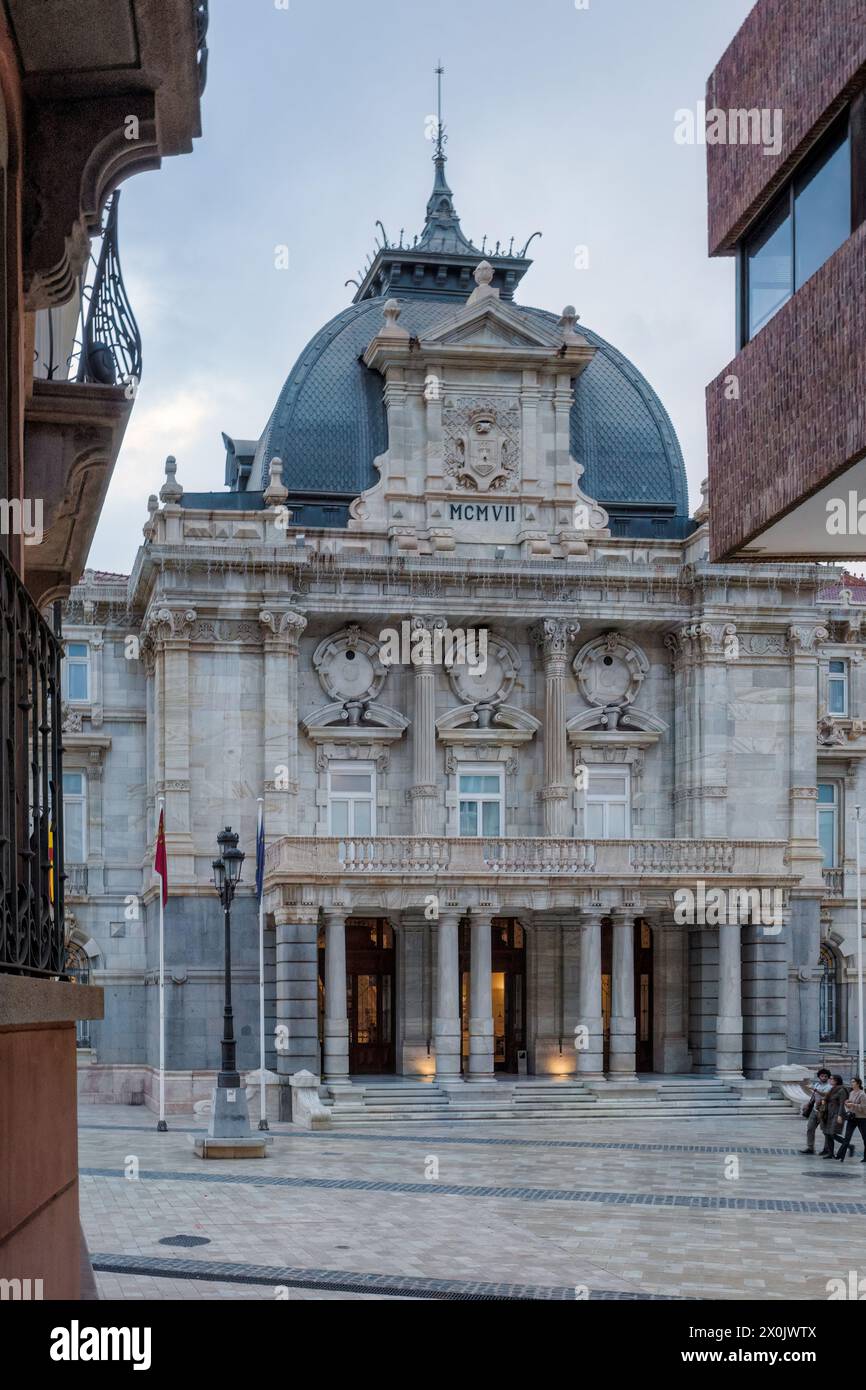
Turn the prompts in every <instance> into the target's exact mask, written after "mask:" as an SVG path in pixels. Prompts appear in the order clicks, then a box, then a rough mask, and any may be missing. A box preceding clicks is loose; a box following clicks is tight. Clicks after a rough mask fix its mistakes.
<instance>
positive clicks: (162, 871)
mask: <svg viewBox="0 0 866 1390" xmlns="http://www.w3.org/2000/svg"><path fill="white" fill-rule="evenodd" d="M164 820H165V811H160V813H159V829H158V830H157V832H156V854H155V855H154V858H153V867H154V871H155V872H156V873H158V874H159V876H160V878H161V879H162V905H163V907H165V905H166V903H167V902H168V858H167V856H166V853H165V823H164Z"/></svg>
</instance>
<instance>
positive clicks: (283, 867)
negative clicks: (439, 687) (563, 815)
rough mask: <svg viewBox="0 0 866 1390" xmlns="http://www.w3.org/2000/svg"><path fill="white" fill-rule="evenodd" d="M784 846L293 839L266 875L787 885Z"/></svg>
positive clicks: (270, 857) (278, 849)
mask: <svg viewBox="0 0 866 1390" xmlns="http://www.w3.org/2000/svg"><path fill="white" fill-rule="evenodd" d="M785 849H786V844H785V841H783V840H721V839H719V840H691V839H684V840H566V839H556V838H547V837H544V838H521V837H515V838H502V839H468V838H467V839H460V838H447V837H432V836H408V835H407V836H400V835H395V836H377V837H375V838H363V839H362V838H358V839H346V838H342V839H338V838H330V837H328V838H325V837H321V838H319V837H314V836H290V837H287V838H285V839H283V840H278V841H277V842H276V843H275V844H273V845H271V846H270V848H269V849H268V851H267V856H266V872H267V873H269V874H277V875H279V876H281V877H289V878H293V879H302V878H308V877H310V876H313V875H320V874H324V875H330V876H335V877H340V876H343V875H346V874H351V875H355V874H359V875H360V874H364V875H369V876H371V877H378V876H384V877H392V876H395V875H408V876H410V877H427V876H435V877H442V876H445V877H455V878H457V877H464V876H471V875H475V876H477V875H483V876H486V877H488V878H490V879H493V878H497V877H498V878H504V877H507V876H518V877H532V876H535V877H540V878H550V877H555V878H556V877H558V878H574V877H584V876H586V877H592V878H594V879H596V878H607V877H610V878H618V879H619V878H625V879H632V880H634V879H639V878H665V879H669V878H673V879H680V880H685V881H688V880H695V879H696V878H701V877H706V878H718V877H719V876H723V877H725V878H729V879H730V878H736V879H745V880H747V881H748V882H752V881H753V880H755V879H757V880H761V879H768V880H773V881H774V882H777V883H778V882H781V881H782V880H784V879H787V878H788V877H789V876H790V874H789V870H788V868H787V866H786V865H785V858H784V857H785Z"/></svg>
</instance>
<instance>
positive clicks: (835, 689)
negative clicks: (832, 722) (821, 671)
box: [828, 676, 847, 714]
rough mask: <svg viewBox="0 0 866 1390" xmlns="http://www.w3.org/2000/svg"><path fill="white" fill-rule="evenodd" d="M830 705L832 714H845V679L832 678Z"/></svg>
mask: <svg viewBox="0 0 866 1390" xmlns="http://www.w3.org/2000/svg"><path fill="white" fill-rule="evenodd" d="M828 703H829V706H830V713H831V714H844V713H845V707H846V704H847V701H846V699H845V680H844V677H842V678H840V677H839V676H831V677H830V681H829V686H828Z"/></svg>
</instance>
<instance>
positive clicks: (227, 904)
mask: <svg viewBox="0 0 866 1390" xmlns="http://www.w3.org/2000/svg"><path fill="white" fill-rule="evenodd" d="M217 844H218V846H219V849H220V857H219V858H218V859H215V860H214V861H213V883H214V887H215V888H216V890H217V894H218V896H219V900H220V902H221V903H222V908H223V925H224V928H225V1005H224V1008H223V1037H222V1044H221V1047H222V1067H221V1070H220V1074H219V1076H218V1078H217V1085H218V1086H222V1087H223V1088H224V1089H226V1090H237V1089H238V1087H239V1086H240V1084H241V1078H240V1074H239V1072H238V1063H237V1044H236V1042H235V1030H234V1015H233V1013H232V900H233V898H234V895H235V889H236V888H237V886H238V884H239V883H240V881H241V869H242V868H243V862H244V852H243V850H241V849H238V836H237V835H236V834H235V833H234V832H233V830H232V828H231V826H230V825H227V826H226V828H225V830H222V831H220V833H219V835H217Z"/></svg>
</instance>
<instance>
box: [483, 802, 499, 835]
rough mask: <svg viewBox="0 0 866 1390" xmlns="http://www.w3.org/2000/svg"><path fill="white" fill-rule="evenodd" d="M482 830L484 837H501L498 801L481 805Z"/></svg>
mask: <svg viewBox="0 0 866 1390" xmlns="http://www.w3.org/2000/svg"><path fill="white" fill-rule="evenodd" d="M481 829H482V834H484V835H500V834H501V833H502V831H501V827H500V814H499V802H498V801H483V802H482V803H481Z"/></svg>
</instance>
